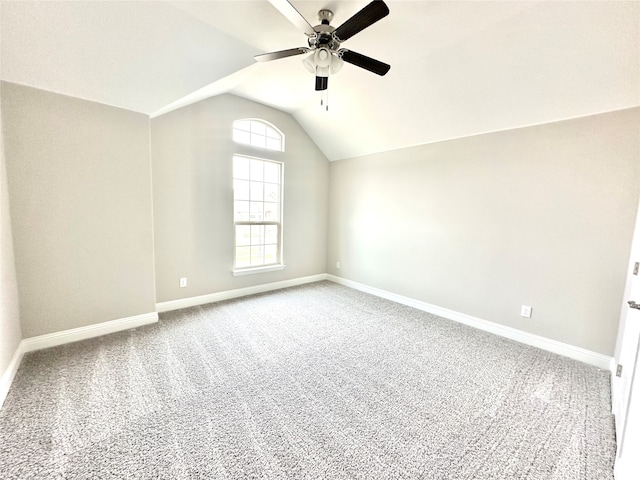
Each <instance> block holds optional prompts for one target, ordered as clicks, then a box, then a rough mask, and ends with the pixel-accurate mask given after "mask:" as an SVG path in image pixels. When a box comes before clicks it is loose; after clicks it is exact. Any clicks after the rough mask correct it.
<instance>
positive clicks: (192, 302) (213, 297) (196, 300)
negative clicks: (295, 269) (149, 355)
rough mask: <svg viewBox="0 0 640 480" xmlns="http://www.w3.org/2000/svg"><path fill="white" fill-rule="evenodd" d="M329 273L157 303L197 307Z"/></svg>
mask: <svg viewBox="0 0 640 480" xmlns="http://www.w3.org/2000/svg"><path fill="white" fill-rule="evenodd" d="M326 279H327V274H326V273H320V274H318V275H311V276H308V277H300V278H294V279H292V280H283V281H281V282H273V283H265V284H263V285H256V286H254V287H246V288H237V289H235V290H225V291H224V292H216V293H209V294H207V295H199V296H197V297H189V298H180V299H178V300H169V301H167V302H160V303H156V310H157V311H158V312H169V311H171V310H179V309H181V308H188V307H197V306H198V305H205V304H207V303H214V302H220V301H222V300H230V299H232V298H238V297H246V296H247V295H254V294H256V293H263V292H270V291H272V290H279V289H281V288H287V287H295V286H296V285H303V284H305V283H312V282H319V281H321V280H326Z"/></svg>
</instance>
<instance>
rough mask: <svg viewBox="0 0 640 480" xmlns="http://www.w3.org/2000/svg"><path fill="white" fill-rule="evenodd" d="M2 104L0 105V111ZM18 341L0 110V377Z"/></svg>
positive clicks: (15, 291) (17, 312)
mask: <svg viewBox="0 0 640 480" xmlns="http://www.w3.org/2000/svg"><path fill="white" fill-rule="evenodd" d="M1 105H2V102H1V101H0V107H1ZM21 339H22V334H21V330H20V312H19V307H18V284H17V282H16V272H15V263H14V257H13V240H12V238H11V218H10V216H9V194H8V192H7V175H6V166H5V158H4V134H3V129H2V110H1V109H0V377H1V376H2V375H3V374H4V373H5V372H6V370H7V367H8V366H9V363H10V362H11V358H12V357H13V354H14V353H15V351H16V348H18V344H19V343H20V340H21Z"/></svg>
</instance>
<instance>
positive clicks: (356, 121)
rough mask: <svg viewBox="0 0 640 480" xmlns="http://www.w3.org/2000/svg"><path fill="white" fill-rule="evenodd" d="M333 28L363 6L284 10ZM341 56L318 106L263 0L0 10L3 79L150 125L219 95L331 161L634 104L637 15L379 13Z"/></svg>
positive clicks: (538, 4) (432, 7)
mask: <svg viewBox="0 0 640 480" xmlns="http://www.w3.org/2000/svg"><path fill="white" fill-rule="evenodd" d="M292 3H293V4H294V5H295V6H296V8H297V9H298V10H299V11H300V12H301V13H302V14H303V15H304V16H305V18H307V20H308V21H309V22H310V23H311V24H316V23H318V21H317V12H318V10H320V9H321V8H329V9H331V10H333V12H334V14H335V16H334V20H333V22H332V24H333V25H334V26H338V25H340V24H341V23H342V22H344V21H345V20H346V19H348V18H349V17H350V16H351V15H353V14H354V13H356V12H357V11H358V10H359V9H360V8H362V7H363V6H364V5H365V4H366V3H368V0H361V1H360V0H359V1H336V0H325V1H318V0H292ZM386 3H387V4H388V6H389V9H390V11H391V13H390V15H389V16H388V17H386V18H384V19H382V20H381V21H380V22H378V23H376V24H375V25H373V26H371V27H370V28H368V29H366V30H364V31H363V32H361V33H359V34H357V35H356V36H354V37H353V38H351V39H349V40H348V41H347V42H345V43H344V44H343V46H344V47H346V48H349V49H351V50H354V51H357V52H360V53H363V54H365V55H368V56H371V57H374V58H377V59H379V60H382V61H384V62H386V63H389V64H391V71H390V72H389V73H388V74H387V75H386V76H385V77H378V76H376V75H374V74H371V73H369V72H366V71H364V70H361V69H359V68H357V67H355V66H353V65H348V64H347V65H345V66H344V68H343V69H342V70H341V71H340V72H339V73H338V74H337V75H335V76H332V77H331V78H330V79H329V90H328V95H329V110H328V111H326V110H325V109H323V108H321V107H320V98H319V96H318V94H317V93H316V92H315V91H314V79H313V76H312V75H311V74H309V73H308V72H307V71H306V70H305V69H304V67H303V66H302V64H301V60H302V58H303V57H302V56H298V57H291V58H286V59H282V60H277V61H274V62H269V63H265V64H256V63H255V62H254V60H253V55H255V54H257V53H263V52H268V51H274V50H282V49H287V48H293V47H298V46H305V45H306V40H305V36H304V35H303V34H302V33H301V32H299V31H298V30H297V29H296V27H295V26H293V25H292V24H291V23H289V22H288V21H287V20H286V19H285V18H284V17H283V16H282V15H281V14H280V13H279V12H278V11H277V10H276V9H275V8H274V7H273V6H271V4H270V3H269V2H268V1H266V0H254V1H251V0H245V1H237V0H236V1H186V2H182V1H169V2H160V1H155V2H128V1H121V2H120V1H119V2H110V1H109V2H102V1H90V2H83V1H74V2H22V1H21V2H6V1H3V2H2V10H1V16H2V50H1V53H2V78H3V79H4V80H8V81H12V82H16V83H22V84H26V85H31V86H35V87H38V88H43V89H46V90H51V91H55V92H59V93H65V94H68V95H73V96H77V97H81V98H86V99H89V100H95V101H98V102H102V103H107V104H110V105H116V106H121V107H123V108H128V109H131V110H135V111H139V112H143V113H147V114H150V115H160V114H162V113H164V112H167V111H170V110H172V109H175V108H179V107H180V106H183V105H186V104H188V103H192V102H194V101H197V100H200V99H202V98H206V97H208V96H212V95H217V94H221V93H225V92H231V93H234V94H236V95H239V96H242V97H245V98H248V99H251V100H255V101H258V102H260V103H263V104H266V105H270V106H273V107H275V108H278V109H281V110H284V111H287V112H290V113H291V114H292V115H293V116H294V117H295V118H296V119H297V120H298V122H299V123H300V124H301V125H302V126H303V127H304V128H305V129H306V130H307V132H308V133H309V135H310V136H311V137H312V138H313V139H314V141H315V142H316V143H317V145H318V146H319V147H320V149H321V150H322V151H323V152H324V153H325V155H326V156H327V158H329V159H330V160H338V159H343V158H349V157H355V156H361V155H365V154H370V153H375V152H379V151H386V150H393V149H398V148H402V147H406V146H411V145H419V144H424V143H430V142H436V141H442V140H447V139H452V138H459V137H463V136H468V135H474V134H479V133H484V132H490V131H496V130H504V129H509V128H516V127H521V126H527V125H533V124H539V123H545V122H552V121H556V120H562V119H566V118H573V117H579V116H584V115H590V114H594V113H600V112H605V111H611V110H617V109H622V108H629V107H634V106H638V105H640V21H639V20H638V19H639V18H640V2H639V1H628V2H624V1H619V2H610V1H602V2H598V1H593V2H586V1H584V2H559V1H549V2H542V1H533V2H520V1H511V2H504V1H503V2H482V1H469V2H465V1H455V2H452V1H442V2H436V1H433V2H432V1H406V0H404V1H403V0H395V1H394V0H386Z"/></svg>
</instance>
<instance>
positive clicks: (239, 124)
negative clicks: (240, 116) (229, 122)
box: [233, 120, 251, 132]
mask: <svg viewBox="0 0 640 480" xmlns="http://www.w3.org/2000/svg"><path fill="white" fill-rule="evenodd" d="M233 128H237V129H238V130H244V131H245V132H248V131H250V130H251V122H250V121H249V120H238V121H236V122H233Z"/></svg>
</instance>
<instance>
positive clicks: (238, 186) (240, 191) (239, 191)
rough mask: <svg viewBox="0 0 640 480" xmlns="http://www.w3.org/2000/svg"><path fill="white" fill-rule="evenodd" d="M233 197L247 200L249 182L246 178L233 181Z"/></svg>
mask: <svg viewBox="0 0 640 480" xmlns="http://www.w3.org/2000/svg"><path fill="white" fill-rule="evenodd" d="M233 198H234V199H235V200H249V199H250V197H249V182H248V181H247V180H234V181H233Z"/></svg>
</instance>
